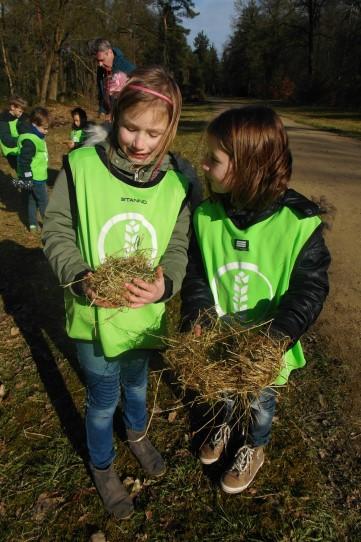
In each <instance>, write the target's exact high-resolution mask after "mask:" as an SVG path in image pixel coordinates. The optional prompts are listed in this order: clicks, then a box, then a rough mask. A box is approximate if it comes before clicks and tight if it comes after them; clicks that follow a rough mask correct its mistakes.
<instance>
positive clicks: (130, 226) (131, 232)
mask: <svg viewBox="0 0 361 542" xmlns="http://www.w3.org/2000/svg"><path fill="white" fill-rule="evenodd" d="M139 228H140V224H139V222H137V221H136V220H130V221H129V222H128V223H127V224H126V225H125V243H124V253H125V254H126V255H127V256H130V254H132V253H133V252H136V250H137V248H138V245H139Z"/></svg>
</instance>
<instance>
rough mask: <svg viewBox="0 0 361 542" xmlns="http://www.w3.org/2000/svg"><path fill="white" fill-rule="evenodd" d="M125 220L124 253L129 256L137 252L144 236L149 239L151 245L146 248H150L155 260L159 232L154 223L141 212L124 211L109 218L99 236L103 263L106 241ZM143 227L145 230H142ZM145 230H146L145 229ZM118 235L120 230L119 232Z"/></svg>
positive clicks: (99, 253)
mask: <svg viewBox="0 0 361 542" xmlns="http://www.w3.org/2000/svg"><path fill="white" fill-rule="evenodd" d="M122 222H125V224H124V225H123V226H124V232H123V233H124V237H123V239H124V241H123V247H120V248H123V250H124V255H126V256H129V255H130V254H132V253H133V252H135V251H136V250H137V248H138V245H139V242H140V239H142V238H143V232H144V238H145V239H146V240H148V238H149V246H147V247H145V248H149V249H150V259H151V260H155V258H156V257H157V252H158V241H157V234H156V231H155V229H154V227H153V225H152V224H151V223H150V222H148V220H147V219H146V218H145V217H144V216H143V215H141V214H139V213H122V214H120V215H115V216H113V217H112V218H111V219H109V220H108V221H107V222H106V223H105V224H104V226H103V227H102V229H101V231H100V234H99V238H98V255H99V260H100V262H101V263H103V262H104V260H105V258H106V251H105V242H106V238H107V236H108V234H109V232H110V230H111V229H112V228H113V227H114V226H115V225H116V224H119V223H122ZM142 229H143V232H142V231H141V230H142ZM144 230H145V231H144ZM117 235H118V232H117Z"/></svg>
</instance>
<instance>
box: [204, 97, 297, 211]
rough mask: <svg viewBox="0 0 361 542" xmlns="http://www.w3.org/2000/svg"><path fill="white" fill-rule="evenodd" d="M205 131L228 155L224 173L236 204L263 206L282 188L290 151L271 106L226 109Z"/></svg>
mask: <svg viewBox="0 0 361 542" xmlns="http://www.w3.org/2000/svg"><path fill="white" fill-rule="evenodd" d="M207 133H208V134H209V135H210V136H213V137H215V138H216V140H217V142H218V145H219V147H220V148H221V149H222V150H223V151H224V152H225V153H226V154H227V155H228V156H229V157H230V167H229V170H228V173H227V176H228V177H229V179H228V181H229V186H230V187H231V190H230V194H231V200H232V203H233V204H234V205H235V206H236V207H238V208H241V209H253V210H263V209H265V208H266V207H267V206H269V205H270V204H272V203H273V202H274V201H276V200H277V199H278V198H279V197H280V196H281V195H282V194H283V193H284V192H285V190H286V188H287V183H288V182H289V180H290V177H291V173H292V155H291V151H290V149H289V147H288V136H287V133H286V130H285V127H284V125H283V123H282V121H281V119H280V117H279V116H278V115H277V113H275V111H273V109H271V108H269V107H265V106H259V105H251V106H246V107H241V108H237V109H229V110H227V111H225V112H224V113H221V114H220V115H219V116H218V117H216V118H215V119H214V120H213V121H212V122H211V123H210V124H209V126H208V129H207Z"/></svg>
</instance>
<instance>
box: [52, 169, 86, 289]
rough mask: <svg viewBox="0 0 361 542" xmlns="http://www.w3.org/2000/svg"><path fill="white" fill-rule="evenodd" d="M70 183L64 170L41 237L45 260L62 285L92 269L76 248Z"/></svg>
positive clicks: (59, 176)
mask: <svg viewBox="0 0 361 542" xmlns="http://www.w3.org/2000/svg"><path fill="white" fill-rule="evenodd" d="M69 182H73V181H72V179H68V178H67V175H66V173H65V170H64V169H62V170H61V171H60V173H59V175H58V177H57V179H56V181H55V185H54V189H53V192H52V194H51V197H50V200H49V204H48V207H47V209H46V212H45V220H44V227H43V234H42V240H43V243H44V253H45V256H46V257H47V258H48V260H49V263H50V266H51V268H52V269H53V271H54V273H55V275H56V276H57V277H58V279H59V282H60V284H62V285H65V284H69V283H70V282H73V281H74V280H77V279H78V278H80V276H81V275H82V274H85V273H86V272H87V271H89V269H90V267H89V265H88V264H87V263H86V262H85V261H84V260H83V258H82V256H81V254H80V251H79V249H78V247H77V245H76V231H75V228H74V216H73V213H74V210H73V206H72V204H71V199H70V198H71V195H70V193H69V185H68V183H69Z"/></svg>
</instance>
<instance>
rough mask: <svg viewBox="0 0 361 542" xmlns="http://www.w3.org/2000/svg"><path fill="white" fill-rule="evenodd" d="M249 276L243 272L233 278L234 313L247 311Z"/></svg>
mask: <svg viewBox="0 0 361 542" xmlns="http://www.w3.org/2000/svg"><path fill="white" fill-rule="evenodd" d="M248 280H249V275H246V273H244V272H243V271H241V272H240V273H238V274H237V275H236V276H235V277H234V290H233V298H232V299H233V306H234V312H240V311H245V310H247V302H248Z"/></svg>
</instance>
